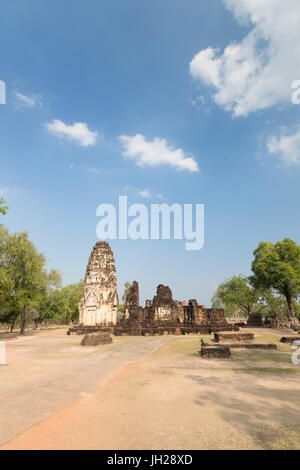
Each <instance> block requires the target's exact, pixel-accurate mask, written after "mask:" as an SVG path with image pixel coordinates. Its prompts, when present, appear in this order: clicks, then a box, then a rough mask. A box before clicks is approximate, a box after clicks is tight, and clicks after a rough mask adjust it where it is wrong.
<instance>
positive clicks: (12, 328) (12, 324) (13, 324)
mask: <svg viewBox="0 0 300 470" xmlns="http://www.w3.org/2000/svg"><path fill="white" fill-rule="evenodd" d="M14 327H15V320H13V321H12V322H11V325H10V332H11V333H12V332H13V330H14Z"/></svg>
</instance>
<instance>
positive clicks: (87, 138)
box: [46, 119, 98, 147]
mask: <svg viewBox="0 0 300 470" xmlns="http://www.w3.org/2000/svg"><path fill="white" fill-rule="evenodd" d="M46 128H47V130H48V131H49V132H50V133H51V134H53V135H55V136H56V137H58V138H59V139H66V140H69V141H71V142H72V141H73V142H76V143H77V144H79V145H81V146H82V147H88V146H89V145H95V144H96V141H97V138H98V132H93V131H90V130H89V128H88V126H87V125H86V124H85V123H84V122H74V124H72V125H67V124H65V123H64V122H62V121H60V120H59V119H54V120H53V121H52V122H49V123H47V124H46Z"/></svg>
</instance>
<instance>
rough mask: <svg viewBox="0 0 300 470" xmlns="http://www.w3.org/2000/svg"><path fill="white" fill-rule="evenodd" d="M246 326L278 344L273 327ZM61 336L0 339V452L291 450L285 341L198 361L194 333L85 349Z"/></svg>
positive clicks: (294, 403)
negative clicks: (2, 351)
mask: <svg viewBox="0 0 300 470" xmlns="http://www.w3.org/2000/svg"><path fill="white" fill-rule="evenodd" d="M253 331H255V333H256V338H257V339H258V340H263V341H265V340H267V341H271V342H275V343H276V344H278V345H279V343H278V339H279V337H280V336H281V335H282V333H281V332H278V331H277V332H275V331H271V330H253ZM266 331H267V332H266ZM64 335H65V332H62V331H58V332H57V331H56V332H49V333H43V334H41V335H38V336H36V337H27V338H24V339H21V340H14V341H11V342H10V343H9V346H8V348H10V351H9V362H10V366H4V368H1V369H0V377H1V382H0V383H1V387H0V394H1V395H0V399H1V401H0V422H1V427H0V443H2V444H3V447H2V449H300V410H299V397H300V366H293V365H292V363H291V347H290V345H279V350H278V351H250V350H244V349H242V350H235V351H233V356H232V359H230V360H202V359H200V357H199V355H198V353H197V351H198V350H199V343H200V338H199V337H178V338H177V337H154V338H121V339H119V340H117V339H116V340H115V343H114V344H113V345H112V346H109V347H104V348H103V347H102V348H101V347H100V348H96V350H95V349H91V348H88V349H89V350H87V349H86V348H83V347H80V346H79V341H80V338H78V337H75V336H72V337H66V336H64ZM205 339H206V340H207V338H205ZM13 343H14V344H13ZM22 348H23V349H22ZM22 351H23V352H22ZM26 356H27V358H26ZM25 358H26V360H25ZM55 358H56V361H58V362H57V363H56V364H55V363H54V362H55ZM28 359H29V361H28ZM39 361H40V362H39ZM3 398H4V400H3ZM18 415H19V417H18ZM20 415H21V416H20Z"/></svg>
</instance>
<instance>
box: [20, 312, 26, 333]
mask: <svg viewBox="0 0 300 470" xmlns="http://www.w3.org/2000/svg"><path fill="white" fill-rule="evenodd" d="M26 314H27V308H26V307H24V308H23V310H22V313H21V327H20V335H24V333H25V327H26Z"/></svg>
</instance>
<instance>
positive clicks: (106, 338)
mask: <svg viewBox="0 0 300 470" xmlns="http://www.w3.org/2000/svg"><path fill="white" fill-rule="evenodd" d="M112 342H113V340H112V337H111V336H110V335H109V334H108V333H105V334H103V335H91V334H89V335H85V336H84V337H83V339H82V341H81V346H100V345H102V344H110V343H112Z"/></svg>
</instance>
